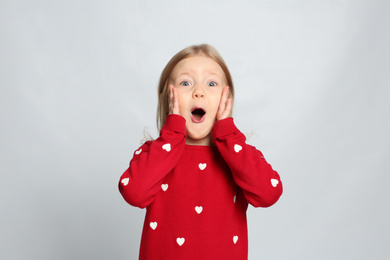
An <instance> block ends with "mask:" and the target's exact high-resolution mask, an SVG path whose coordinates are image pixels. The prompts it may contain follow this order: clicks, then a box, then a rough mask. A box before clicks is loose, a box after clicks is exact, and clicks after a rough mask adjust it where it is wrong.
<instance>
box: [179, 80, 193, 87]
mask: <svg viewBox="0 0 390 260" xmlns="http://www.w3.org/2000/svg"><path fill="white" fill-rule="evenodd" d="M180 85H182V86H189V85H191V83H189V82H188V81H183V82H181V83H180Z"/></svg>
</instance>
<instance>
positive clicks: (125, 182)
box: [121, 178, 129, 186]
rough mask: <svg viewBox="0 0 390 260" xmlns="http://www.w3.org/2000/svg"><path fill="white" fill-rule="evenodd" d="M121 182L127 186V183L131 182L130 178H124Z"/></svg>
mask: <svg viewBox="0 0 390 260" xmlns="http://www.w3.org/2000/svg"><path fill="white" fill-rule="evenodd" d="M121 182H122V183H123V185H125V186H126V185H127V184H129V178H123V179H122V181H121Z"/></svg>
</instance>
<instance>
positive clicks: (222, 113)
mask: <svg viewBox="0 0 390 260" xmlns="http://www.w3.org/2000/svg"><path fill="white" fill-rule="evenodd" d="M228 101H229V86H226V87H224V89H223V91H222V96H221V101H220V102H219V108H218V113H217V120H221V119H224V118H226V117H227V116H228V115H229V113H230V112H227V115H226V109H227V105H228Z"/></svg>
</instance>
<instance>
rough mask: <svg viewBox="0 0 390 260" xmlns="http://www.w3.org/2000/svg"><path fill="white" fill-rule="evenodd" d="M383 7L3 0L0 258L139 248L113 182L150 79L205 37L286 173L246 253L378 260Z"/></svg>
mask: <svg viewBox="0 0 390 260" xmlns="http://www.w3.org/2000/svg"><path fill="white" fill-rule="evenodd" d="M389 12H390V2H389V1H386V0H384V1H372V0H339V1H336V0H323V1H309V0H307V1H304V0H297V1H287V0H283V1H270V0H269V1H255V0H252V1H208V0H206V1H205V0H197V1H192V0H191V1H168V0H166V1H123V0H122V1H92V0H91V1H87V0H78V1H51V0H47V1H43V0H39V1H27V0H19V1H13V0H12V1H11V0H8V1H5V0H1V1H0V26H1V27H0V37H1V38H0V85H1V88H0V101H1V103H0V115H1V121H0V122H1V128H0V129H1V130H0V131H1V135H0V141H1V143H0V147H1V148H0V149H1V150H0V151H1V154H0V155H1V156H0V167H1V168H0V170H1V181H0V218H1V221H0V258H1V259H136V258H137V256H138V248H139V241H140V236H141V229H142V224H143V218H144V210H141V209H137V208H133V207H131V206H129V205H128V204H126V203H125V201H124V200H123V199H122V198H121V196H120V194H119V192H118V190H117V182H118V181H119V177H120V175H121V174H122V172H123V171H124V170H125V169H126V168H127V166H128V162H129V160H130V159H131V156H132V153H133V151H134V150H135V149H137V148H138V146H139V145H140V141H141V139H142V138H143V129H144V127H145V126H146V127H148V131H149V132H150V133H151V134H152V135H153V136H154V137H156V135H157V132H156V129H155V111H156V104H157V97H156V88H157V82H158V77H159V74H160V72H161V70H162V69H163V67H164V66H165V64H166V63H167V62H168V60H169V59H170V58H171V57H172V55H174V54H175V53H176V52H177V51H179V50H181V49H182V48H184V47H187V46H188V45H191V44H198V43H204V42H207V43H210V44H212V45H214V46H215V47H216V48H217V49H218V50H219V51H220V53H221V54H222V56H223V57H224V58H225V60H226V62H227V64H228V66H229V67H230V70H231V73H232V76H233V80H234V82H235V86H236V100H235V111H234V117H235V121H236V124H237V126H238V127H239V128H240V129H241V130H242V131H243V132H244V133H246V134H247V135H248V137H249V140H248V142H249V143H251V144H253V145H255V146H256V147H257V148H258V149H260V150H262V151H263V153H264V154H265V156H266V157H267V159H268V161H269V162H270V163H271V164H272V165H273V167H274V169H276V170H277V171H278V172H279V173H280V175H281V177H282V180H283V182H284V188H285V190H284V194H283V195H282V197H281V199H280V201H279V202H278V203H277V204H276V205H274V206H273V207H271V208H268V209H254V208H252V207H251V208H249V210H248V219H249V241H250V243H249V259H253V260H255V259H256V260H257V259H324V260H325V259H326V260H329V259H389V257H390V251H389V246H388V243H389V241H390V231H389V219H390V210H389V198H390V194H389V190H388V183H389V181H390V177H389V174H390V171H389V170H390V168H389V165H388V157H389V155H390V151H389V145H390V138H389V132H390V123H389V112H390V90H389V86H390V85H389V68H390V66H389V65H390V64H389V60H390V33H389V31H390V28H389V26H390V18H389Z"/></svg>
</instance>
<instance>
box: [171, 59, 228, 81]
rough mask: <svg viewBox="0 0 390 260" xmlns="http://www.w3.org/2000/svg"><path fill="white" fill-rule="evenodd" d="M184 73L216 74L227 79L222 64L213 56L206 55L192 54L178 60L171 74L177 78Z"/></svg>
mask: <svg viewBox="0 0 390 260" xmlns="http://www.w3.org/2000/svg"><path fill="white" fill-rule="evenodd" d="M182 74H214V75H217V76H219V77H221V78H222V79H225V73H224V72H223V70H222V68H221V66H219V64H218V63H217V62H216V61H214V60H213V59H212V58H210V57H207V56H204V55H197V56H192V57H189V58H185V59H183V60H181V61H180V62H178V63H177V64H176V66H175V68H174V69H173V71H172V73H171V76H172V77H173V78H176V77H178V76H180V75H182Z"/></svg>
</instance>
